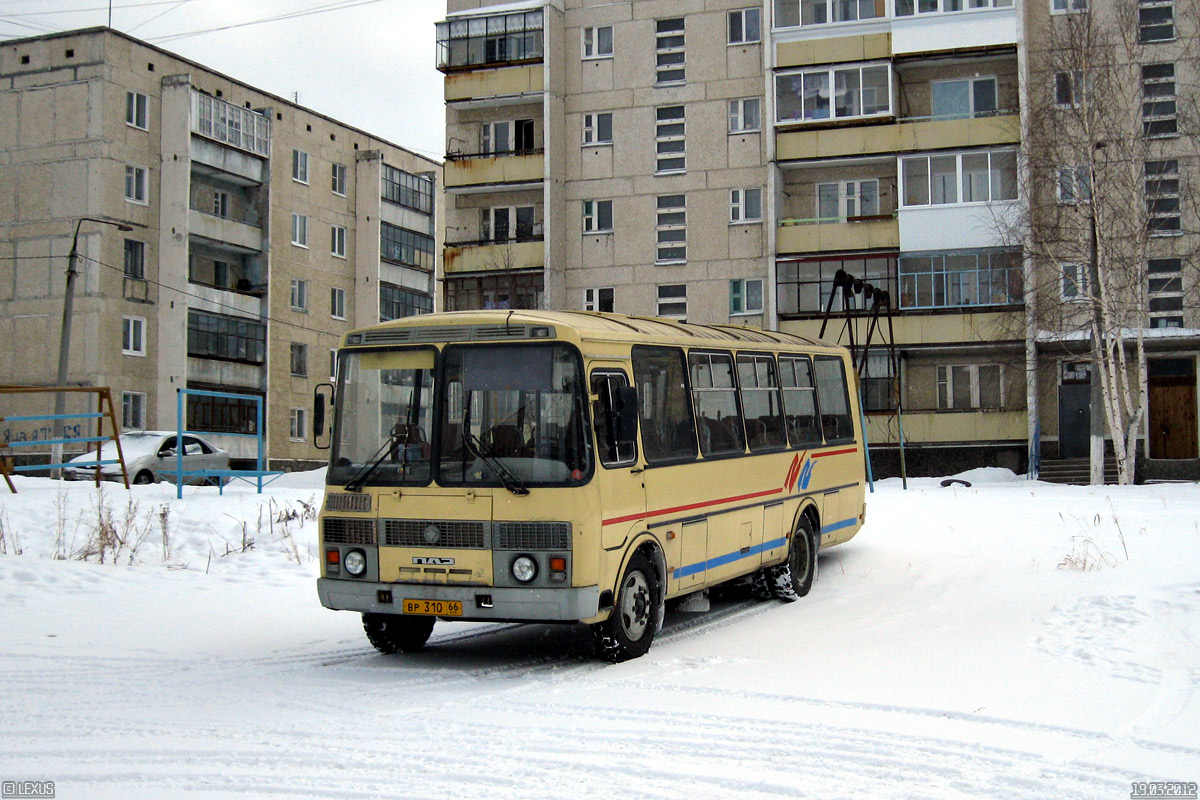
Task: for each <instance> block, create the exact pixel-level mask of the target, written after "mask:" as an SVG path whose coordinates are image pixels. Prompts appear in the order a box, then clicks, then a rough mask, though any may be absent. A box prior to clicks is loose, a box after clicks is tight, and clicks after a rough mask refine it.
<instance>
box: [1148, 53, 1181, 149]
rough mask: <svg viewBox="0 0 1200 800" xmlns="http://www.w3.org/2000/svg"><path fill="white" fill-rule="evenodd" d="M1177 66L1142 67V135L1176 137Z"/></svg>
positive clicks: (1177, 131)
mask: <svg viewBox="0 0 1200 800" xmlns="http://www.w3.org/2000/svg"><path fill="white" fill-rule="evenodd" d="M1176 113H1177V108H1176V105H1175V65H1174V64H1146V65H1144V66H1143V67H1142V134H1143V135H1145V136H1148V137H1159V136H1175V135H1177V134H1178V133H1179V130H1178V127H1177V122H1176Z"/></svg>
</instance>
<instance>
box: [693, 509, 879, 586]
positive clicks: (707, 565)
mask: <svg viewBox="0 0 1200 800" xmlns="http://www.w3.org/2000/svg"><path fill="white" fill-rule="evenodd" d="M857 523H858V517H850V518H849V519H843V520H839V521H838V522H831V523H829V524H828V525H822V526H821V533H822V534H825V533H832V532H833V531H840V530H841V529H842V528H849V527H850V526H851V525H856V524H857ZM786 543H787V539H784V538H779V539H772V540H771V541H769V542H763V543H762V544H759V545H755V546H754V547H751V548H750V549H749V550H747V551H746V552H744V553H743V552H742V551H741V550H737V551H735V552H732V553H726V554H725V555H723V556H717V557H716V558H710V559H708V560H707V561H700V562H697V563H695V564H688V565H687V566H686V567H679V568H678V569H676V570H674V571H672V573H671V577H672V578H686V577H688V576H689V575H695V574H696V573H698V572H704V571H705V570H709V569H714V568H716V567H721V566H724V565H726V564H732V563H733V562H734V561H740V560H741V559H743V558H749V557H750V556H756V555H758V554H759V553H763V552H765V551H767V550H774V549H775V548H776V547H782V546H783V545H784V544H786Z"/></svg>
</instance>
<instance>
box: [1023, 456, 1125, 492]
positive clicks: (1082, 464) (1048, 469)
mask: <svg viewBox="0 0 1200 800" xmlns="http://www.w3.org/2000/svg"><path fill="white" fill-rule="evenodd" d="M1038 480H1042V481H1046V482H1047V483H1064V484H1073V485H1075V486H1087V485H1088V484H1090V483H1091V482H1092V466H1091V460H1090V459H1087V458H1055V459H1049V458H1047V459H1043V460H1042V463H1041V464H1040V465H1039V468H1038ZM1104 482H1105V483H1112V484H1115V483H1116V482H1117V460H1116V459H1115V458H1113V457H1112V456H1105V458H1104Z"/></svg>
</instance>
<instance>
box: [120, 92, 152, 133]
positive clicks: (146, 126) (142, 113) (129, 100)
mask: <svg viewBox="0 0 1200 800" xmlns="http://www.w3.org/2000/svg"><path fill="white" fill-rule="evenodd" d="M125 124H126V125H128V126H129V127H131V128H137V129H138V130H139V131H148V130H150V98H149V97H148V96H147V95H144V94H142V93H141V92H134V91H127V92H125Z"/></svg>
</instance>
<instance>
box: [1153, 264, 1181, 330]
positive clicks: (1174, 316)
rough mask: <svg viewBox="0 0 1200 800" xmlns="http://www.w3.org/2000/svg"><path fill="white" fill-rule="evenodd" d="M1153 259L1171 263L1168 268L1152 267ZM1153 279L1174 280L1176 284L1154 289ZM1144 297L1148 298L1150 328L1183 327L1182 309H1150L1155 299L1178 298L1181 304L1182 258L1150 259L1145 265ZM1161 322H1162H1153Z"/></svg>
mask: <svg viewBox="0 0 1200 800" xmlns="http://www.w3.org/2000/svg"><path fill="white" fill-rule="evenodd" d="M1155 261H1158V262H1165V263H1168V264H1170V263H1171V262H1174V263H1173V265H1172V266H1171V267H1170V268H1168V269H1154V268H1153V264H1154V262H1155ZM1155 281H1176V282H1178V285H1177V286H1175V287H1172V288H1167V287H1166V286H1163V287H1161V288H1159V289H1154V288H1153V285H1154V282H1155ZM1146 297H1147V298H1148V299H1149V301H1150V302H1149V303H1148V304H1147V308H1148V309H1150V310H1149V316H1150V327H1151V328H1182V327H1183V309H1182V308H1180V309H1165V310H1163V309H1152V308H1150V307H1151V306H1153V305H1154V301H1155V300H1165V299H1175V298H1178V299H1179V301H1180V303H1179V304H1180V306H1183V260H1182V259H1180V258H1160V259H1158V258H1156V259H1150V261H1149V263H1147V265H1146ZM1156 322H1161V323H1162V324H1157V325H1156V324H1155V323H1156Z"/></svg>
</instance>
